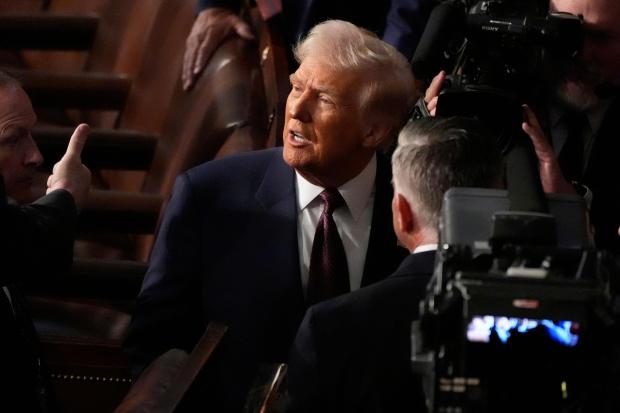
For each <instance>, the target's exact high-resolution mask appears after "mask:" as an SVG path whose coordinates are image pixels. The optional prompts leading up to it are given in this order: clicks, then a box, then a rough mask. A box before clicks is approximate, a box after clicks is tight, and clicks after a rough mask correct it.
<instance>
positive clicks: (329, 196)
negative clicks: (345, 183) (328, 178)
mask: <svg viewBox="0 0 620 413" xmlns="http://www.w3.org/2000/svg"><path fill="white" fill-rule="evenodd" d="M319 196H320V197H321V199H322V201H323V213H322V214H321V217H320V218H319V223H318V225H317V227H316V233H315V234H314V242H313V243H312V253H311V255H310V269H309V271H308V274H309V275H308V305H311V304H314V303H317V302H319V301H323V300H326V299H328V298H331V297H335V296H337V295H340V294H344V293H347V292H349V270H348V265H347V256H346V253H345V251H344V246H343V245H342V240H341V239H340V235H338V228H336V223H335V222H334V218H333V216H332V215H333V213H334V210H336V209H337V208H339V207H341V206H343V205H344V204H345V203H344V199H343V198H342V195H340V193H339V192H338V190H337V189H326V190H324V191H323V192H321V194H320V195H319Z"/></svg>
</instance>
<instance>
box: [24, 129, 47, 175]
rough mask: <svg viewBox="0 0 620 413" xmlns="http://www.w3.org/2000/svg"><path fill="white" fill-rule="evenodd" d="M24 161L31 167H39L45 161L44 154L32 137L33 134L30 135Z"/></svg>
mask: <svg viewBox="0 0 620 413" xmlns="http://www.w3.org/2000/svg"><path fill="white" fill-rule="evenodd" d="M24 163H25V164H26V166H29V167H34V168H36V167H39V166H41V164H42V163H43V155H42V154H41V151H39V147H38V146H37V143H36V142H35V141H34V139H32V136H28V140H27V142H26V148H25V156H24Z"/></svg>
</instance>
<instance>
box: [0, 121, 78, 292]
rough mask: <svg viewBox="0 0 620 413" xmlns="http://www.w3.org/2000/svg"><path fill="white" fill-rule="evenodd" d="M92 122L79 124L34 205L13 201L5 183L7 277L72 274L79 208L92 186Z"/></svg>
mask: <svg viewBox="0 0 620 413" xmlns="http://www.w3.org/2000/svg"><path fill="white" fill-rule="evenodd" d="M87 135H88V127H87V126H86V125H80V126H78V127H77V128H76V130H75V132H74V133H73V136H72V137H71V140H70V141H69V146H68V148H67V152H66V153H65V155H64V156H63V158H62V159H61V160H60V161H59V162H58V163H57V164H56V165H55V166H54V172H53V174H52V175H50V178H49V179H48V189H47V195H46V196H44V197H42V198H40V199H38V200H37V201H35V202H33V203H32V204H30V205H24V206H18V205H10V204H9V203H8V202H7V199H6V195H5V191H4V185H3V184H2V186H1V188H0V228H2V235H1V236H0V244H1V245H0V253H1V254H2V257H1V259H0V262H2V265H3V271H1V274H2V275H1V276H0V277H1V282H2V283H3V284H7V283H20V284H35V283H36V284H37V285H38V286H40V283H45V282H48V281H51V280H52V279H53V278H54V276H55V275H59V274H64V273H67V272H68V271H69V270H70V268H71V263H72V259H73V240H74V237H75V230H76V224H77V213H78V208H79V206H80V205H81V204H82V202H83V201H84V199H85V197H86V194H87V193H88V188H89V186H90V171H89V170H88V168H86V167H85V166H84V165H83V164H82V162H81V160H80V154H81V151H82V148H83V147H84V143H85V142H86V138H87Z"/></svg>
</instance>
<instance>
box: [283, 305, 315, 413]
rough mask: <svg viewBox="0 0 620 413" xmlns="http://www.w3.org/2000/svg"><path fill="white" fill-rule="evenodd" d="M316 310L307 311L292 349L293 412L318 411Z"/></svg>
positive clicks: (290, 383)
mask: <svg viewBox="0 0 620 413" xmlns="http://www.w3.org/2000/svg"><path fill="white" fill-rule="evenodd" d="M313 325H314V311H313V307H310V308H309V309H308V311H307V312H306V316H305V317H304V320H303V322H302V323H301V326H300V327H299V330H298V332H297V336H296V337H295V342H294V343H293V347H292V349H291V355H290V359H289V368H288V372H287V389H288V396H289V398H288V402H289V409H288V410H287V411H289V412H292V413H301V412H312V411H316V404H315V403H316V402H317V397H318V395H319V393H320V392H319V388H318V381H319V376H318V360H317V348H316V345H315V342H316V341H315V336H314V334H315V332H314V329H313Z"/></svg>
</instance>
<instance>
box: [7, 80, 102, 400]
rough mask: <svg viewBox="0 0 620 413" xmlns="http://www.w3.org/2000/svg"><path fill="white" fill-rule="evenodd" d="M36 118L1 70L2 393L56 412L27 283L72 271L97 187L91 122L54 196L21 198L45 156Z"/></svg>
mask: <svg viewBox="0 0 620 413" xmlns="http://www.w3.org/2000/svg"><path fill="white" fill-rule="evenodd" d="M35 122H36V116H35V114H34V111H33V109H32V105H31V103H30V99H29V98H28V95H26V92H24V90H23V89H22V88H21V86H20V84H19V83H18V82H17V81H16V80H15V79H13V78H11V77H9V76H7V75H6V74H4V73H2V72H0V175H1V177H0V228H2V235H1V236H0V263H1V264H2V270H1V271H0V287H1V289H0V329H1V331H2V340H0V366H2V368H1V369H0V371H1V373H0V383H1V384H2V385H1V386H0V395H1V397H2V400H3V403H4V404H5V405H7V406H19V410H20V411H27V412H48V411H54V403H53V401H52V400H53V397H52V396H51V394H50V392H51V389H50V387H49V383H48V377H47V376H46V372H45V371H44V363H43V362H42V361H41V359H40V357H39V350H38V342H37V337H36V333H35V331H34V327H33V325H32V321H31V320H30V318H29V316H28V311H27V308H26V307H27V306H26V303H25V300H24V298H23V296H22V291H21V287H22V286H23V285H32V284H37V283H42V282H44V283H48V282H50V280H49V279H50V278H53V276H54V275H56V274H59V273H63V272H67V271H69V268H70V266H71V262H72V256H73V248H72V247H73V237H74V233H75V224H76V221H77V210H78V209H79V208H80V206H81V205H82V203H83V202H84V199H85V197H86V194H87V192H88V188H89V186H90V172H89V171H88V169H87V168H86V167H85V166H84V165H83V164H82V162H81V161H80V152H81V150H82V147H83V146H84V143H85V141H86V137H87V135H88V127H87V126H86V125H80V126H78V128H77V129H76V130H75V132H74V134H73V136H72V137H71V140H70V143H69V148H68V149H67V153H66V154H65V156H64V157H63V158H62V159H61V160H60V161H59V162H58V163H57V164H56V165H55V167H54V171H53V173H52V175H50V177H49V179H48V181H47V195H46V196H44V197H42V198H41V199H39V200H37V201H36V202H34V203H32V204H29V205H23V206H19V205H16V201H23V200H26V199H30V198H31V189H32V183H33V178H34V174H35V169H36V168H37V167H38V166H39V165H40V164H41V162H42V161H43V158H42V156H41V153H40V152H39V149H38V148H37V145H36V143H35V142H34V140H33V139H32V135H31V131H32V127H33V126H34V123H35ZM7 195H8V197H9V198H10V199H7Z"/></svg>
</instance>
